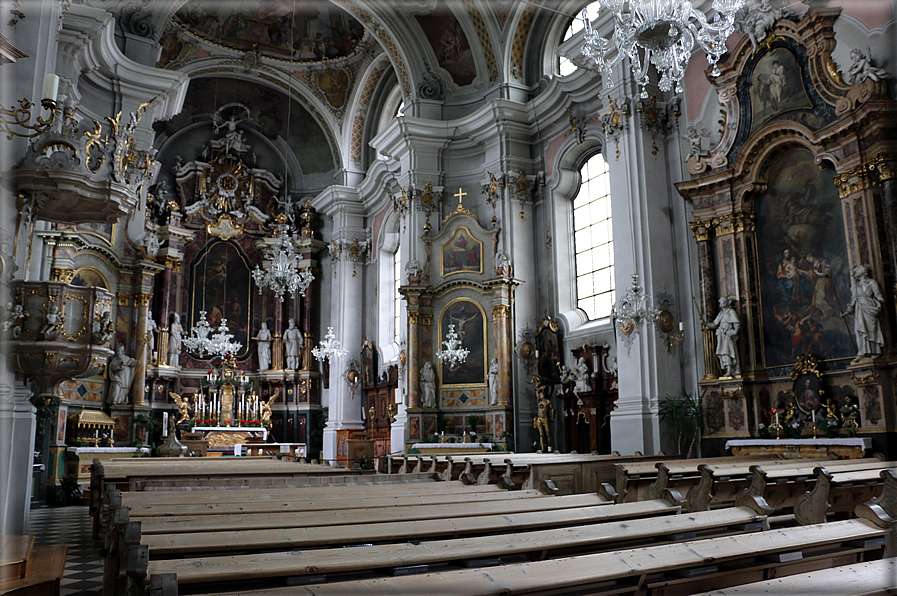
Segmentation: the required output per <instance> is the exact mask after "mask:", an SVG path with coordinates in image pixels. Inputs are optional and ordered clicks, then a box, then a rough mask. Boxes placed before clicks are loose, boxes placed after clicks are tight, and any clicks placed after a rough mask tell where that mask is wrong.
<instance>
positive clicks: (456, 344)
mask: <svg viewBox="0 0 897 596" xmlns="http://www.w3.org/2000/svg"><path fill="white" fill-rule="evenodd" d="M445 337H446V339H444V340H443V342H442V343H443V345H444V346H445V349H444V350H440V351H438V352H436V357H437V358H439V361H440V362H442V363H443V364H448V366H449V368H458V366H460V365H461V364H463V363H464V361H465V360H467V355H468V354H470V350H468V349H467V348H464V347H462V346H461V339H460V338H459V337H458V334H457V333H455V326H454V325H449V326H448V333H447V334H446V336H445Z"/></svg>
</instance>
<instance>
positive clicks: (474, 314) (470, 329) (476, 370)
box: [439, 298, 486, 386]
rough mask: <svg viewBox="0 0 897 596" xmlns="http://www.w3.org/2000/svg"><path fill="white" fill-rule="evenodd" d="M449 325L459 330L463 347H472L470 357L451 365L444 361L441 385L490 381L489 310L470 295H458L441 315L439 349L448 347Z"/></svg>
mask: <svg viewBox="0 0 897 596" xmlns="http://www.w3.org/2000/svg"><path fill="white" fill-rule="evenodd" d="M449 325H454V326H455V333H456V334H457V335H458V339H459V340H460V341H461V347H462V348H466V349H467V350H470V353H469V354H468V355H467V359H466V360H465V361H464V362H462V363H461V364H459V365H457V366H455V367H450V366H448V365H447V364H441V368H442V370H441V374H440V375H439V379H440V380H441V381H442V383H441V385H442V386H446V385H468V386H469V385H483V384H485V383H486V313H485V312H484V311H483V308H482V307H481V306H480V305H479V304H477V303H476V302H474V301H473V300H470V299H468V298H458V299H457V300H454V301H452V302H450V303H449V304H448V306H446V307H445V309H444V310H443V311H442V315H441V316H440V319H439V330H440V331H439V336H440V337H439V349H440V350H441V349H445V344H444V343H442V342H443V341H445V339H446V337H447V336H448V327H449Z"/></svg>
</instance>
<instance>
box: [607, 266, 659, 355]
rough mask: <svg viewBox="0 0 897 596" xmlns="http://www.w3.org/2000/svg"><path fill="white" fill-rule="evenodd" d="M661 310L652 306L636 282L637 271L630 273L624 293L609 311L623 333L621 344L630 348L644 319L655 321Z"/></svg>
mask: <svg viewBox="0 0 897 596" xmlns="http://www.w3.org/2000/svg"><path fill="white" fill-rule="evenodd" d="M660 313H661V310H660V309H658V308H654V306H653V305H652V304H651V302H650V300H649V299H648V296H647V295H646V294H645V291H644V290H643V289H642V286H640V285H639V283H638V273H633V274H632V283H631V284H630V285H629V288H628V289H627V290H626V294H625V295H624V296H623V297H622V298H620V300H619V301H618V302H617V304H616V305H615V306H614V307H613V310H612V311H611V314H612V316H613V317H614V319H615V320H616V323H617V329H618V330H619V332H620V333H622V334H623V344H624V345H625V346H626V349H627V350H629V349H630V348H632V340H633V339H634V334H635V335H637V334H638V333H639V331H640V330H641V327H642V323H644V322H645V321H648V322H651V323H656V321H657V318H658V317H659V316H660Z"/></svg>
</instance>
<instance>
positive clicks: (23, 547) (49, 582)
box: [0, 536, 67, 596]
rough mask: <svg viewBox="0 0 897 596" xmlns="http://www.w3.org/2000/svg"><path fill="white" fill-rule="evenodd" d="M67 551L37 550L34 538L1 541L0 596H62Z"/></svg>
mask: <svg viewBox="0 0 897 596" xmlns="http://www.w3.org/2000/svg"><path fill="white" fill-rule="evenodd" d="M66 554H67V547H65V546H62V545H50V546H35V545H34V536H3V537H0V595H6V594H9V595H13V594H14V595H15V596H53V595H55V596H59V593H60V590H61V586H62V576H63V574H64V573H65V558H66Z"/></svg>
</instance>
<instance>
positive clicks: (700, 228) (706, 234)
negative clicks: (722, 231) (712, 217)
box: [690, 221, 713, 242]
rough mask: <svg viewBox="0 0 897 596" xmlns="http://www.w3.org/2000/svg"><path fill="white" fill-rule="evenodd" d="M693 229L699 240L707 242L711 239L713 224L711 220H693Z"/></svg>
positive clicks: (696, 238)
mask: <svg viewBox="0 0 897 596" xmlns="http://www.w3.org/2000/svg"><path fill="white" fill-rule="evenodd" d="M690 225H691V231H692V232H693V233H694V235H695V240H697V241H698V242H707V241H709V240H710V230H711V229H712V228H713V225H712V223H711V222H709V221H693V222H691V224H690Z"/></svg>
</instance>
